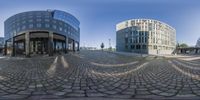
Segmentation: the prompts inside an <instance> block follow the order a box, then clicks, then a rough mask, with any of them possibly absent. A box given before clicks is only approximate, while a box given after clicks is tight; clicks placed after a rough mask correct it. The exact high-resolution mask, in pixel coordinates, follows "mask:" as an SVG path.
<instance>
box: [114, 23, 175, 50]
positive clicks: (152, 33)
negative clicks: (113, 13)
mask: <svg viewBox="0 0 200 100" xmlns="http://www.w3.org/2000/svg"><path fill="white" fill-rule="evenodd" d="M175 48H176V30H175V29H174V28H173V27H171V26H169V25H168V24H166V23H163V22H161V21H158V20H152V19H131V20H127V21H123V22H120V23H119V24H117V25H116V50H117V51H123V52H135V53H145V54H172V53H173V52H174V51H175Z"/></svg>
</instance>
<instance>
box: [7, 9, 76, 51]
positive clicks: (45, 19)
mask: <svg viewBox="0 0 200 100" xmlns="http://www.w3.org/2000/svg"><path fill="white" fill-rule="evenodd" d="M79 25H80V22H79V21H78V19H76V18H75V17H74V16H73V15H71V14H69V13H67V12H64V11H60V10H46V11H28V12H22V13H18V14H16V15H13V16H11V17H9V18H8V19H7V20H6V21H5V22H4V28H5V29H4V37H5V41H6V44H8V45H7V46H13V47H12V48H14V47H15V46H16V45H17V46H19V48H20V49H23V50H21V51H23V52H26V53H27V52H28V53H35V52H45V53H46V52H52V51H48V48H50V47H52V48H53V49H56V50H58V49H59V50H60V49H62V50H66V49H71V50H73V51H75V46H76V48H77V49H76V50H78V49H79V42H80V28H79ZM26 41H28V43H27V44H26ZM8 42H11V43H10V44H9V43H8ZM29 42H30V43H29ZM49 42H51V43H49ZM20 45H23V47H20ZM26 46H30V47H29V48H30V50H28V49H29V48H28V49H27V50H25V49H26ZM12 48H11V49H12ZM11 51H12V52H17V51H16V50H15V51H13V50H11ZM54 51H55V50H54Z"/></svg>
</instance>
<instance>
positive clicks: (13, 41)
mask: <svg viewBox="0 0 200 100" xmlns="http://www.w3.org/2000/svg"><path fill="white" fill-rule="evenodd" d="M11 41H12V47H11V49H12V50H11V56H15V38H14V37H12V40H11Z"/></svg>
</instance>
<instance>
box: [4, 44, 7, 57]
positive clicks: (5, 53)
mask: <svg viewBox="0 0 200 100" xmlns="http://www.w3.org/2000/svg"><path fill="white" fill-rule="evenodd" d="M4 55H7V41H5V46H4Z"/></svg>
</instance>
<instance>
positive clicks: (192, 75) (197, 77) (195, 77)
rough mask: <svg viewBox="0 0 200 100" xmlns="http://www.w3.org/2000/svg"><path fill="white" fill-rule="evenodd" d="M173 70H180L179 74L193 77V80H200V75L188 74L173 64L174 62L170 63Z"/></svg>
mask: <svg viewBox="0 0 200 100" xmlns="http://www.w3.org/2000/svg"><path fill="white" fill-rule="evenodd" d="M168 62H169V63H170V64H171V65H172V67H173V68H175V69H176V70H178V71H179V72H181V73H182V74H184V75H186V76H188V77H191V78H193V79H197V80H200V76H199V75H195V74H192V73H188V72H186V71H184V70H182V69H180V68H179V67H177V66H176V65H175V64H173V63H172V61H168Z"/></svg>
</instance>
